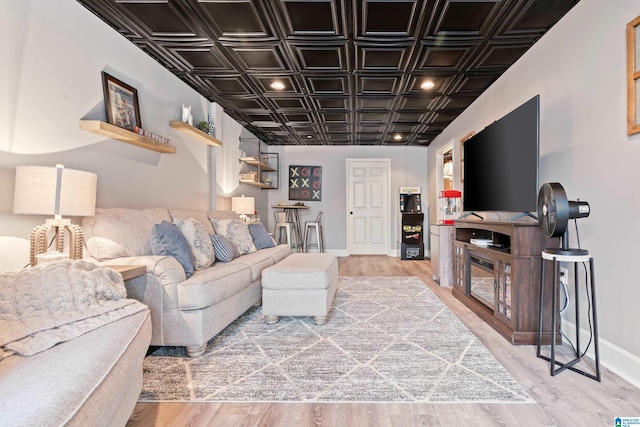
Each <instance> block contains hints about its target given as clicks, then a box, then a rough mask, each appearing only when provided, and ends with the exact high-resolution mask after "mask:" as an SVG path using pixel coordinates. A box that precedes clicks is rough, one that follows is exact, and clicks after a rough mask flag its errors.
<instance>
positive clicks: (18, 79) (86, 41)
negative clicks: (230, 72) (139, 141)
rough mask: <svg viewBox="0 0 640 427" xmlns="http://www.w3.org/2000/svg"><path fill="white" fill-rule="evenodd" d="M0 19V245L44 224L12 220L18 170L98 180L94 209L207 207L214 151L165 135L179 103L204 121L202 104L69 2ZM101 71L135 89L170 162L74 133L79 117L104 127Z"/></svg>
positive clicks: (10, 7) (38, 4)
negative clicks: (63, 170) (58, 168)
mask: <svg viewBox="0 0 640 427" xmlns="http://www.w3.org/2000/svg"><path fill="white" fill-rule="evenodd" d="M0 17H1V18H0V19H2V26H1V30H0V31H2V33H1V34H2V38H3V40H4V42H3V43H2V44H0V59H1V61H0V67H1V70H0V75H1V76H2V77H3V79H2V81H1V82H0V84H1V85H2V86H1V87H2V93H3V96H2V97H1V98H2V104H0V236H14V237H19V238H28V236H29V232H30V230H31V228H32V227H33V226H35V225H37V224H41V223H42V222H44V218H43V217H42V218H38V217H32V216H17V215H12V210H13V183H14V175H15V167H16V166H18V165H55V164H56V163H63V164H64V165H65V166H66V167H70V168H74V169H81V170H88V171H91V172H95V173H97V174H98V193H97V205H98V206H99V207H115V206H123V207H151V206H158V207H176V206H179V207H184V208H202V209H206V208H208V207H209V194H210V188H209V187H210V185H209V175H210V174H209V168H210V166H209V163H210V159H209V157H210V156H215V150H216V148H208V146H207V145H205V144H202V143H200V142H197V141H194V140H191V139H189V138H188V137H187V136H185V135H183V134H182V133H179V132H177V131H175V130H174V129H172V128H170V127H169V121H171V120H179V119H180V115H181V107H182V105H183V104H185V105H191V106H192V109H193V116H194V122H196V123H197V122H198V121H200V120H206V116H207V110H208V108H209V105H210V104H209V103H208V102H207V101H206V100H205V99H204V98H203V97H201V96H200V95H198V94H197V93H196V92H195V91H194V90H193V89H191V88H190V87H188V86H187V85H186V84H185V83H183V82H182V81H181V80H179V79H178V78H177V77H175V76H174V75H172V74H171V73H169V72H168V71H167V70H165V69H164V68H162V67H161V66H160V65H159V64H158V63H157V62H156V61H154V60H153V59H151V58H150V57H149V56H148V55H146V54H144V53H142V51H141V50H140V49H138V48H137V47H135V46H134V45H133V44H132V43H131V42H129V41H128V40H126V39H125V38H124V37H122V36H121V35H119V34H118V33H117V32H116V31H114V30H113V29H112V28H110V27H108V26H107V25H106V24H105V23H103V22H102V21H101V20H99V19H98V18H96V17H95V16H94V15H93V14H92V13H90V12H89V11H88V10H86V9H85V8H84V7H82V6H81V5H80V4H79V3H77V2H75V1H71V0H65V1H55V2H43V1H36V0H23V1H2V2H0ZM103 70H104V71H106V72H108V73H109V74H111V75H113V76H115V77H117V78H119V79H120V80H122V81H124V82H126V83H128V84H129V85H131V86H133V87H134V88H136V89H137V91H138V97H139V101H140V110H141V120H142V125H143V128H145V129H149V130H151V131H153V132H155V133H158V134H160V135H164V136H166V137H168V138H170V139H171V144H172V145H174V146H175V147H176V149H177V153H176V154H160V153H156V152H154V151H150V150H146V149H144V148H139V147H136V146H133V145H130V144H126V143H123V142H120V141H116V140H111V139H108V138H105V137H102V136H100V135H96V134H93V133H90V132H86V131H83V130H81V129H80V128H79V125H78V123H79V120H80V119H82V118H89V119H93V118H95V119H102V120H105V110H104V104H103V93H102V79H101V74H100V73H101V71H103ZM223 142H224V141H223ZM211 163H212V164H215V162H211ZM25 260H26V261H28V254H25ZM25 263H26V262H25Z"/></svg>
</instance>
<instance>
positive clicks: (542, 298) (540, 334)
mask: <svg viewBox="0 0 640 427" xmlns="http://www.w3.org/2000/svg"><path fill="white" fill-rule="evenodd" d="M544 264H545V260H544V259H542V262H541V266H542V267H541V270H542V271H541V272H540V303H539V304H538V346H537V347H536V356H538V357H540V354H541V353H540V347H541V346H542V323H543V307H544Z"/></svg>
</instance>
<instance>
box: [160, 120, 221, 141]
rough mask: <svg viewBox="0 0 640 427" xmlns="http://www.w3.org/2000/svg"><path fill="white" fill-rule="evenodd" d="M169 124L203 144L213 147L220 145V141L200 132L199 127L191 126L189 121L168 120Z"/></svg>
mask: <svg viewBox="0 0 640 427" xmlns="http://www.w3.org/2000/svg"><path fill="white" fill-rule="evenodd" d="M169 125H170V126H171V127H172V128H174V129H176V130H179V131H180V132H182V133H185V134H187V135H189V136H190V137H192V138H194V139H197V140H198V141H200V142H204V143H205V144H208V145H211V146H213V147H222V141H220V140H219V139H216V138H214V137H212V136H211V135H209V134H208V133H205V132H202V131H201V130H200V129H198V128H196V127H193V126H191V125H190V124H189V123H185V122H181V121H177V120H176V121H173V122H170V123H169Z"/></svg>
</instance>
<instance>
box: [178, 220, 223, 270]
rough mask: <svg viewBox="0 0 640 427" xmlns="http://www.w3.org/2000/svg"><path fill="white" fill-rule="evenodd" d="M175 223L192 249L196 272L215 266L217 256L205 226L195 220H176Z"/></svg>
mask: <svg viewBox="0 0 640 427" xmlns="http://www.w3.org/2000/svg"><path fill="white" fill-rule="evenodd" d="M173 223H174V224H175V225H176V227H178V230H180V232H181V233H182V234H183V235H184V237H185V239H186V240H187V243H188V244H189V247H190V248H191V253H192V255H193V263H194V265H195V267H196V270H202V269H205V268H207V267H209V266H210V265H211V264H213V262H214V261H215V260H216V255H215V253H214V250H213V244H211V239H210V238H209V233H207V230H206V229H205V228H204V225H202V223H201V222H200V221H198V220H197V219H194V218H189V219H180V218H175V219H174V220H173Z"/></svg>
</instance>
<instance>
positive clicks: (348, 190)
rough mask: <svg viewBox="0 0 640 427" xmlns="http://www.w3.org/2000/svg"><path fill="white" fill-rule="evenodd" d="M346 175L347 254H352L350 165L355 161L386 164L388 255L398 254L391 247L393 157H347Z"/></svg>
mask: <svg viewBox="0 0 640 427" xmlns="http://www.w3.org/2000/svg"><path fill="white" fill-rule="evenodd" d="M345 160H346V161H345V175H346V180H345V186H346V189H345V195H346V198H345V208H346V210H345V222H346V243H347V244H346V246H347V256H349V255H351V221H350V218H349V217H350V214H349V208H350V206H349V201H350V200H351V177H350V175H349V167H350V166H351V164H353V163H381V162H382V163H385V166H386V175H387V177H386V180H387V195H386V197H387V209H386V212H385V218H384V220H385V221H386V222H387V224H388V225H389V228H388V229H387V236H386V239H387V256H397V253H396V252H397V251H395V250H393V249H392V248H391V244H392V243H391V241H392V238H391V236H392V232H391V226H392V225H393V224H391V194H392V192H391V159H390V158H388V157H383V158H364V159H363V158H347V159H345Z"/></svg>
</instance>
